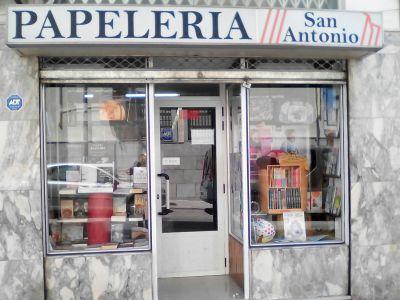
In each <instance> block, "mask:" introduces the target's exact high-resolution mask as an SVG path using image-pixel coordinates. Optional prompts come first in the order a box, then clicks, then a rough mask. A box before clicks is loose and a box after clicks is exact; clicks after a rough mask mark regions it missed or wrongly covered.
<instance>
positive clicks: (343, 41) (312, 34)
mask: <svg viewBox="0 0 400 300" xmlns="http://www.w3.org/2000/svg"><path fill="white" fill-rule="evenodd" d="M53 44H61V45H63V44H65V45H77V44H87V45H93V44H94V45H109V44H111V45H112V44H126V45H147V44H156V45H157V44H159V45H161V44H162V45H168V44H171V45H189V46H190V45H194V46H201V45H222V46H223V45H242V46H246V45H247V46H258V47H279V46H311V47H336V48H352V49H354V48H364V49H365V48H381V47H382V44H383V29H382V14H381V13H363V12H351V11H338V10H297V9H246V8H208V7H207V8H205V7H157V6H147V7H146V6H97V5H96V6H77V5H73V6H63V5H52V6H45V5H44V6H26V5H24V6H12V7H9V8H8V45H10V46H15V47H18V46H35V45H53Z"/></svg>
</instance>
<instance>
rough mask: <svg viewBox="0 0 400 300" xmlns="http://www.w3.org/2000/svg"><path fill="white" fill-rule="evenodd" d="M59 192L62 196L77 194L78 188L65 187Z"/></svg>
mask: <svg viewBox="0 0 400 300" xmlns="http://www.w3.org/2000/svg"><path fill="white" fill-rule="evenodd" d="M58 194H59V195H60V196H62V195H75V194H76V188H63V189H60V190H59V192H58Z"/></svg>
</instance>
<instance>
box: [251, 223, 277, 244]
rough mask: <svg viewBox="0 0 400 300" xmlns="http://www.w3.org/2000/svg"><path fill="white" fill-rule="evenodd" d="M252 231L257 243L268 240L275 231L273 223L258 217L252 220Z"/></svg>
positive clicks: (272, 236)
mask: <svg viewBox="0 0 400 300" xmlns="http://www.w3.org/2000/svg"><path fill="white" fill-rule="evenodd" d="M253 231H254V232H253V234H254V239H255V241H256V242H257V243H268V242H270V241H271V240H272V239H273V238H274V236H275V233H276V230H275V227H274V225H272V223H270V222H268V221H266V220H264V219H262V218H260V217H257V218H255V219H254V220H253Z"/></svg>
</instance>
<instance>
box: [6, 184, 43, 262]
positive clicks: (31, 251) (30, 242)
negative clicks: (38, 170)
mask: <svg viewBox="0 0 400 300" xmlns="http://www.w3.org/2000/svg"><path fill="white" fill-rule="evenodd" d="M41 225H42V219H41V198H40V192H38V191H5V192H0V261H9V260H26V259H36V260H39V259H41V257H42V255H43V254H42V231H41V228H42V226H41Z"/></svg>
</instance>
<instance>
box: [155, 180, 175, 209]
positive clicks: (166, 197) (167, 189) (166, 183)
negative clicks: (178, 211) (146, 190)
mask: <svg viewBox="0 0 400 300" xmlns="http://www.w3.org/2000/svg"><path fill="white" fill-rule="evenodd" d="M157 176H158V177H160V178H161V177H162V178H164V179H165V206H162V205H161V211H160V212H159V213H158V214H159V215H160V216H164V215H168V214H169V213H171V212H173V210H172V209H170V200H169V176H168V174H166V173H159V174H157ZM161 200H162V199H161Z"/></svg>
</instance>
